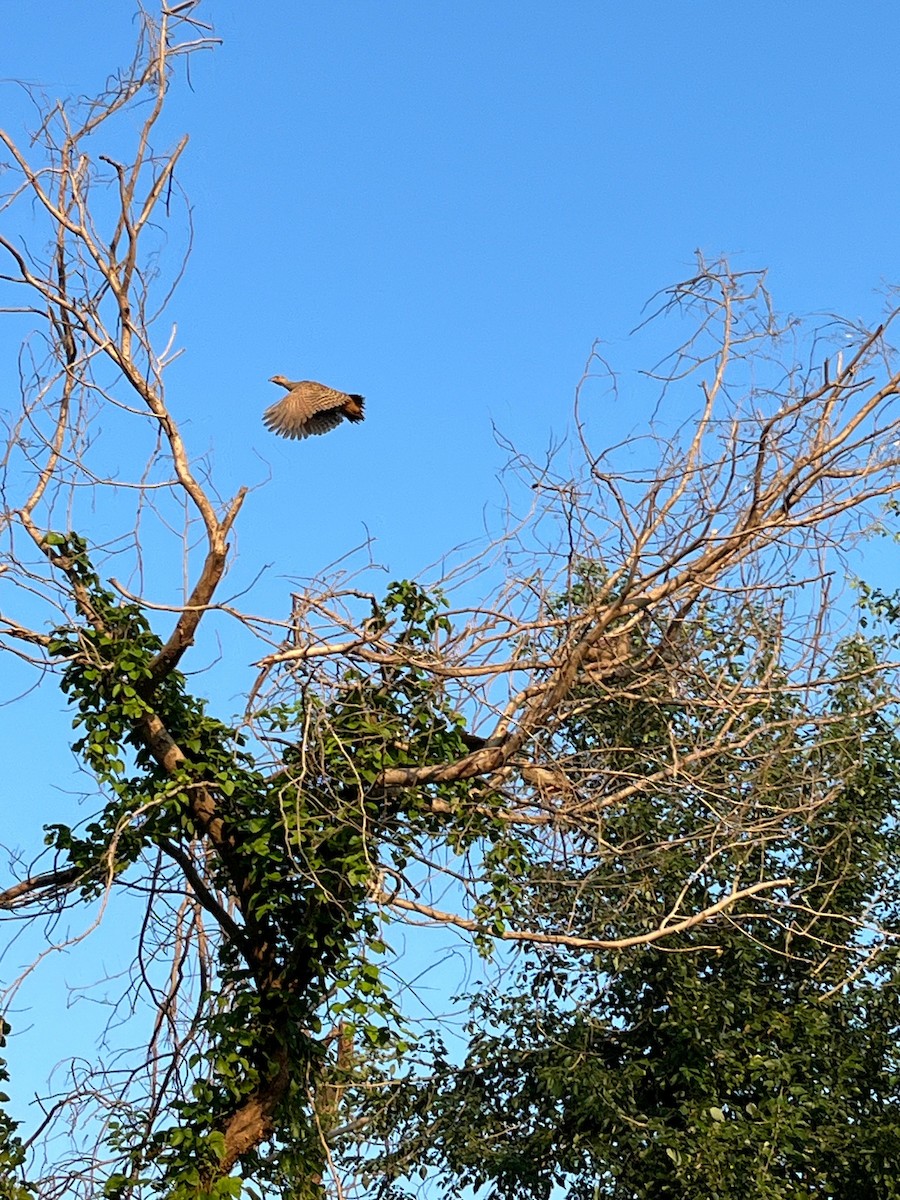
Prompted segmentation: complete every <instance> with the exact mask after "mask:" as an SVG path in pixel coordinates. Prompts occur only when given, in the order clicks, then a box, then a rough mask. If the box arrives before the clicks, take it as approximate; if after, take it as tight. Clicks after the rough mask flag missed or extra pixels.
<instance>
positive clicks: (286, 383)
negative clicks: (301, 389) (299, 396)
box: [269, 375, 294, 391]
mask: <svg viewBox="0 0 900 1200" xmlns="http://www.w3.org/2000/svg"><path fill="white" fill-rule="evenodd" d="M269 383H277V384H278V386H279V387H283V388H287V390H288V391H290V390H291V389H292V388H293V386H294V384H293V381H292V380H290V379H288V377H287V375H273V376H272V378H271V379H270V380H269Z"/></svg>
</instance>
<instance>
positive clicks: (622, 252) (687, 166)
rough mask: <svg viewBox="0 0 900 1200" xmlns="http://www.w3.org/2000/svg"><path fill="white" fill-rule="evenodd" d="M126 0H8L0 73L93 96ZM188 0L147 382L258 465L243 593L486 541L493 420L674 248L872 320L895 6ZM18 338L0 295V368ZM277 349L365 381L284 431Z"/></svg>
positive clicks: (636, 295) (195, 428) (664, 275)
mask: <svg viewBox="0 0 900 1200" xmlns="http://www.w3.org/2000/svg"><path fill="white" fill-rule="evenodd" d="M129 9H130V5H129V4H128V3H127V0H83V2H82V3H79V4H73V3H72V0H41V3H40V4H36V3H24V4H14V3H11V2H8V3H7V4H5V5H4V7H3V33H2V43H0V76H2V77H4V78H5V79H7V80H9V79H14V78H19V79H25V80H28V81H30V82H33V83H39V84H42V85H43V86H44V88H45V90H46V92H47V93H48V94H50V95H54V96H55V95H67V94H70V93H73V92H90V91H92V90H94V89H95V88H96V87H97V85H98V84H99V83H101V82H102V80H103V79H104V78H105V76H106V75H107V73H109V72H111V71H112V70H113V69H114V68H115V67H116V65H117V64H118V63H119V62H121V61H124V60H125V59H126V58H127V55H128V51H129V46H130V42H131V38H132V32H133V25H132V21H131V17H130V14H129ZM204 9H205V12H206V14H207V15H208V17H209V19H210V20H211V21H212V22H213V23H214V25H215V27H216V32H217V33H218V34H219V35H220V36H221V37H222V38H223V39H224V44H223V45H222V47H221V48H220V49H219V50H218V51H217V52H216V53H215V54H211V55H208V56H206V57H204V58H203V59H202V60H197V59H195V60H194V63H193V66H192V70H191V82H192V90H190V89H188V88H186V87H184V86H182V85H179V86H178V87H177V90H176V91H175V92H174V93H173V95H172V99H171V104H170V107H169V113H168V119H167V120H168V124H167V132H168V133H170V135H171V139H172V141H173V142H174V140H175V138H176V137H177V136H178V134H180V133H181V132H182V131H187V132H189V133H190V135H191V144H190V147H189V149H188V152H187V155H186V158H185V159H184V162H183V166H182V167H181V169H180V172H179V178H180V182H181V183H182V184H183V185H184V187H185V188H186V189H187V191H188V192H189V194H190V196H191V198H192V201H193V205H194V221H195V226H196V233H195V249H194V255H193V258H192V261H191V264H190V268H189V271H188V275H187V277H186V279H185V282H184V284H183V286H182V287H181V289H180V291H179V293H178V295H177V297H176V299H175V301H174V304H173V308H172V310H171V315H172V317H173V318H174V319H175V320H177V323H178V340H179V343H180V344H181V345H183V346H184V347H185V350H186V352H185V354H184V356H183V358H182V359H180V360H179V362H178V364H177V366H176V367H175V368H174V369H173V371H172V373H171V379H170V390H169V401H170V404H171V406H172V409H173V411H174V412H175V414H176V416H177V417H178V418H179V419H180V420H181V421H183V422H184V423H185V434H186V437H187V439H188V442H189V445H190V446H191V448H192V449H193V450H194V451H198V452H203V451H207V450H211V451H212V453H213V464H214V465H213V474H214V478H215V479H216V480H217V482H218V485H219V487H220V489H221V490H222V491H223V492H228V491H230V490H233V489H234V488H236V487H237V486H238V485H240V484H245V483H259V482H261V481H263V480H265V479H266V477H267V476H268V475H269V473H271V478H270V480H269V482H268V483H267V484H266V486H265V487H264V488H262V489H260V490H259V491H257V492H255V493H254V494H253V496H252V497H251V499H250V501H249V502H248V505H247V508H246V510H245V513H244V519H243V523H242V526H241V532H240V536H239V550H240V556H241V557H240V562H239V566H238V568H237V571H236V576H235V577H236V578H243V577H246V578H249V577H250V576H252V575H253V574H254V573H255V570H256V567H257V566H258V565H259V564H261V563H271V564H273V567H272V574H271V579H270V581H269V582H268V583H266V584H264V585H263V587H262V589H261V591H260V592H258V593H257V596H256V598H255V600H254V602H253V603H252V604H251V605H250V607H253V608H255V609H256V610H257V611H260V610H268V611H270V612H271V611H275V612H278V611H283V610H284V607H285V596H286V592H287V590H288V585H287V584H286V583H285V582H284V581H283V579H282V578H281V577H283V576H288V575H293V576H300V575H306V574H310V573H312V572H315V571H317V570H319V569H320V568H321V567H322V566H323V565H324V564H326V563H327V562H329V561H331V560H332V559H334V558H336V557H337V556H338V555H339V554H341V553H342V552H343V551H344V550H346V549H348V548H349V547H350V546H352V545H355V544H357V543H358V542H360V541H361V540H362V538H363V536H364V535H365V532H366V531H368V532H369V533H371V534H372V535H373V536H374V537H375V538H376V539H377V549H376V554H377V556H378V557H379V558H380V559H381V560H382V561H384V562H386V563H387V564H389V566H390V568H391V571H392V574H394V575H401V574H409V573H412V572H415V571H416V570H417V569H418V568H420V567H421V566H423V565H424V564H426V563H428V562H430V561H431V560H433V559H434V558H436V557H438V555H439V554H440V553H441V552H442V551H444V550H446V549H448V548H449V547H450V546H452V545H454V544H456V543H458V542H461V541H464V540H468V539H470V538H473V537H477V536H478V535H479V534H480V532H481V530H482V525H483V521H484V519H485V511H486V512H487V520H488V522H489V523H491V522H492V521H493V516H492V514H493V513H494V512H495V511H496V509H497V507H498V505H499V504H500V503H501V499H502V497H501V493H500V489H499V486H498V484H497V483H496V480H495V474H496V472H497V470H498V468H499V467H500V466H501V464H502V462H503V461H504V457H505V456H504V454H503V453H502V452H501V451H500V450H499V449H498V448H497V446H496V445H495V442H494V440H493V435H492V428H491V423H492V422H493V423H494V424H495V425H496V426H497V427H498V428H499V430H500V431H501V432H502V433H503V434H504V435H505V436H507V437H508V438H509V439H510V440H511V441H513V442H514V443H516V444H517V445H519V446H521V447H522V448H523V449H525V450H526V451H528V452H529V453H531V454H533V455H536V456H539V455H540V454H541V453H542V451H543V450H544V449H545V447H546V446H547V444H548V443H549V441H550V439H551V437H552V436H554V435H555V436H557V437H560V436H562V435H564V434H565V432H566V430H567V429H568V428H569V427H570V413H571V404H572V399H573V393H574V388H575V385H576V384H577V382H578V380H579V378H580V376H581V373H582V368H583V365H584V362H585V360H586V358H587V356H588V353H589V351H590V348H591V344H592V342H593V341H594V339H596V338H599V339H602V340H603V342H604V343H605V353H606V354H607V356H608V357H609V358H610V359H611V360H612V362H613V363H614V364H615V363H616V362H617V361H621V362H623V363H624V364H625V365H626V366H629V365H632V364H631V363H630V359H629V349H628V346H627V345H626V338H627V335H628V331H629V330H630V329H631V328H632V327H633V326H634V325H635V324H636V323H637V322H638V320H639V319H640V310H641V305H642V304H643V302H644V301H645V300H646V299H647V298H648V297H649V296H650V295H651V293H653V292H654V291H656V289H658V288H660V287H662V286H664V285H666V284H669V283H672V282H675V281H676V280H678V279H680V278H682V277H685V276H687V275H689V274H691V272H692V268H693V252H694V250H695V249H696V248H700V249H702V250H703V251H704V253H706V254H707V255H709V256H715V255H717V254H719V253H721V252H724V253H726V254H728V255H729V256H730V257H731V258H732V259H733V261H734V263H735V264H736V265H737V266H740V267H745V268H751V267H768V268H769V269H770V285H771V287H772V290H773V292H774V295H775V299H776V302H777V303H778V305H779V306H780V307H781V308H783V309H787V310H792V311H796V312H809V311H813V310H815V311H836V312H840V313H842V314H844V315H847V316H851V317H855V316H862V317H864V318H869V319H871V318H873V316H874V314H876V313H877V312H878V310H879V308H880V305H881V299H880V297H879V294H878V293H879V290H880V289H881V288H882V286H883V285H884V284H885V283H892V282H900V240H898V235H897V222H898V212H900V153H898V142H900V100H898V95H897V84H896V78H897V58H898V51H900V7H898V6H897V4H896V3H893V2H892V3H886V2H883V0H882V2H877V3H867V4H860V5H848V4H846V3H838V2H837V0H816V3H810V2H807V3H803V2H800V3H785V0H756V2H754V3H751V4H737V3H731V4H727V3H726V4H723V3H721V0H718V2H716V3H712V2H708V0H692V2H690V3H682V4H673V3H669V2H664V0H655V2H653V3H639V2H634V0H631V2H625V0H623V2H620V3H617V4H612V3H604V2H603V0H590V2H585V0H566V2H565V3H553V2H550V0H548V2H546V3H537V2H535V0H515V2H512V0H490V2H489V3H484V2H483V0H478V2H472V0H444V2H442V3H439V2H437V0H429V2H422V0H402V2H399V0H355V2H352V3H350V2H347V0H326V2H324V3H318V4H307V3H298V2H285V0H267V2H266V3H261V4H248V3H234V2H227V0H207V3H206V5H205V6H204ZM27 112H28V109H27V106H26V105H25V103H24V97H23V95H22V93H21V92H20V91H19V90H17V89H16V88H15V87H14V86H13V85H11V84H9V83H7V84H4V85H3V86H2V88H0V113H2V117H0V120H2V124H3V125H4V126H5V127H6V128H8V129H9V130H10V131H11V132H12V133H14V134H19V133H20V130H21V128H22V123H23V121H27V120H28V117H27ZM97 149H98V150H102V146H99V145H98V147H97ZM2 182H3V181H2V176H0V185H2ZM0 220H2V217H0ZM15 351H16V344H15V342H14V340H13V339H12V336H11V330H10V329H9V328H8V327H4V326H3V324H2V322H0V396H2V392H3V391H6V390H7V389H11V388H13V387H14V384H15V379H16V375H15ZM275 373H284V374H287V375H289V376H293V377H296V378H303V377H308V378H319V379H323V380H325V381H326V382H328V383H331V384H333V385H334V386H337V387H340V388H344V389H347V390H352V391H359V392H363V393H365V395H366V396H367V401H368V407H367V413H368V419H367V421H366V423H365V425H363V426H359V427H349V426H344V427H342V428H340V429H339V430H337V431H336V432H335V433H334V434H332V435H330V436H329V437H327V438H323V439H321V440H319V439H316V440H315V441H314V442H306V443H300V444H294V443H283V442H279V441H275V440H274V439H272V438H271V437H270V436H269V435H267V434H266V433H265V431H264V430H263V428H262V426H261V425H260V422H259V416H260V413H261V411H262V409H263V408H264V407H265V405H266V404H268V403H270V402H271V401H272V400H273V399H275V398H276V395H277V393H276V391H275V389H273V388H272V386H271V385H270V384H268V383H267V382H266V380H267V379H268V377H269V376H270V375H272V374H275ZM10 394H12V395H14V393H10ZM629 400H630V392H629V386H628V380H627V377H626V379H625V380H624V385H623V387H622V391H621V395H620V398H619V400H618V404H617V407H616V408H615V409H611V408H609V407H608V406H607V402H606V401H602V402H601V401H600V400H599V398H598V407H597V411H595V412H593V413H591V414H590V415H589V419H590V420H592V421H593V422H595V425H594V428H595V429H597V428H605V427H606V426H608V427H609V429H610V432H611V434H615V433H620V432H622V431H623V430H626V429H628V428H631V427H632V425H634V424H635V423H636V422H639V421H640V420H641V419H642V418H643V416H644V414H642V413H641V412H640V411H639V410H638V409H637V408H635V409H634V410H632V409H631V408H630V406H629ZM0 404H2V405H5V401H4V400H2V399H0ZM160 598H162V599H166V598H168V597H160ZM239 674H240V672H239V671H238V672H237V673H236V675H235V682H234V689H233V693H234V694H236V693H238V692H239V691H240V688H241V687H242V686H243V682H244V681H243V679H242V678H239ZM233 702H234V703H235V704H236V703H237V701H236V700H235V701H233V697H232V695H224V696H223V698H222V711H223V713H224V714H226V715H227V713H228V712H229V711H230V706H231V705H232V703H233ZM51 704H52V705H54V706H55V707H56V708H58V707H59V705H58V704H57V702H56V700H55V698H54V699H53V700H52V701H51ZM3 711H4V712H5V713H6V714H7V716H5V717H4V724H3V729H4V732H3V734H0V738H2V739H3V740H6V739H9V741H8V743H7V746H6V750H5V755H6V756H7V761H8V762H13V763H15V762H17V766H14V767H13V769H12V772H11V775H10V777H9V779H8V781H7V787H6V789H5V796H4V798H3V800H2V801H0V803H2V805H3V814H4V815H3V827H4V833H3V839H2V840H4V841H6V840H15V834H14V833H13V834H12V835H10V834H9V833H8V829H9V822H10V813H12V819H13V820H14V821H16V822H17V823H18V821H19V820H20V819H21V826H22V829H21V840H22V842H23V844H29V843H31V844H33V831H34V827H35V824H34V823H35V822H36V821H38V820H39V819H40V812H39V809H40V805H41V804H42V803H43V801H44V796H45V795H46V794H47V793H46V789H47V788H52V787H69V786H70V783H69V780H68V779H62V778H60V775H59V772H60V769H61V768H60V765H59V764H60V763H67V761H68V760H67V759H66V758H65V756H63V757H62V758H52V757H50V756H45V755H44V754H43V753H42V754H41V764H37V765H36V764H35V763H34V760H33V758H31V757H30V756H29V760H28V761H27V762H26V761H23V759H22V756H21V754H19V753H18V752H19V749H20V747H21V746H23V745H27V741H28V737H29V731H31V732H30V737H31V739H32V744H34V743H35V742H36V741H37V740H38V738H39V737H40V735H41V734H42V732H43V730H44V729H45V728H46V725H45V724H44V722H46V721H47V717H46V714H45V711H44V709H43V707H42V704H41V701H40V700H39V699H36V698H35V697H31V698H29V699H28V700H27V701H24V702H22V704H20V705H18V706H17V707H16V708H15V709H14V710H10V709H6V710H3ZM36 721H40V722H41V723H42V724H41V727H40V729H35V724H34V723H35V722H36ZM67 725H68V719H67V718H65V717H61V718H60V725H59V729H60V730H61V731H62V735H63V736H65V732H66V727H67ZM43 763H46V769H47V772H48V777H47V778H46V779H41V778H40V777H39V776H40V766H41V765H42V764H43ZM66 769H68V768H66ZM53 772H56V775H55V776H54V775H53ZM54 794H55V795H57V797H58V798H59V799H60V802H61V805H62V801H64V800H65V797H62V796H61V795H60V793H58V792H57V793H54ZM65 802H66V803H68V801H67V800H65ZM20 814H21V817H20V816H19V815H20ZM103 944H104V945H106V946H107V947H108V953H109V954H110V955H111V958H110V961H109V962H108V963H107V961H106V959H104V966H105V967H108V969H109V970H114V969H115V968H116V965H117V964H116V961H115V959H116V951H115V942H114V939H113V940H109V939H108V938H107V941H106V942H104V943H103ZM126 949H127V947H126ZM17 961H18V960H17V958H16V954H15V953H14V954H13V955H12V956H11V957H8V958H7V959H6V961H5V962H4V963H3V971H4V973H7V972H8V971H10V970H11V969H12V968H14V967H15V965H16V962H17ZM79 971H80V972H81V974H78V972H79ZM54 972H55V976H51V977H55V978H58V979H59V980H60V981H63V980H69V981H70V980H71V979H72V978H73V977H77V978H79V979H80V978H96V977H97V975H98V974H100V970H99V969H98V968H97V966H96V963H94V964H91V965H88V966H84V967H76V966H75V965H74V963H73V962H72V961H71V960H67V963H66V965H65V966H64V967H58V968H54ZM35 1002H36V1001H35ZM50 1061H52V1058H51V1060H50Z"/></svg>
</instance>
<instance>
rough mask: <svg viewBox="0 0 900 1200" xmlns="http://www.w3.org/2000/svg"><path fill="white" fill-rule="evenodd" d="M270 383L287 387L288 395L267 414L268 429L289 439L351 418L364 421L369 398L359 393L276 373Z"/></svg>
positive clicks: (305, 435) (264, 419) (331, 426)
mask: <svg viewBox="0 0 900 1200" xmlns="http://www.w3.org/2000/svg"><path fill="white" fill-rule="evenodd" d="M269 382H270V383H277V384H278V385H279V386H280V387H283V388H287V393H288V394H287V395H286V396H284V397H283V398H282V399H281V400H279V401H278V403H277V404H273V405H272V406H271V407H270V408H267V409H266V411H265V412H264V413H263V423H264V424H265V426H266V429H268V430H270V431H271V432H272V433H277V434H279V435H280V436H281V437H286V438H305V437H308V436H309V435H310V434H319V433H327V432H328V431H329V429H334V428H335V427H336V426H338V425H340V423H341V421H343V419H344V418H345V417H346V418H347V420H348V421H362V420H363V419H364V417H363V405H364V402H365V398H364V397H363V396H360V395H359V394H358V393H357V392H339V391H336V390H335V388H330V387H326V386H325V384H324V383H316V382H315V380H312V379H299V380H293V379H287V378H286V377H285V376H284V375H273V376H272V378H271V379H270V380H269Z"/></svg>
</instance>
